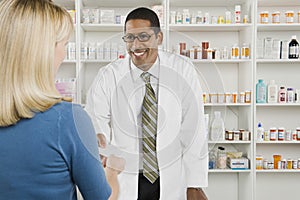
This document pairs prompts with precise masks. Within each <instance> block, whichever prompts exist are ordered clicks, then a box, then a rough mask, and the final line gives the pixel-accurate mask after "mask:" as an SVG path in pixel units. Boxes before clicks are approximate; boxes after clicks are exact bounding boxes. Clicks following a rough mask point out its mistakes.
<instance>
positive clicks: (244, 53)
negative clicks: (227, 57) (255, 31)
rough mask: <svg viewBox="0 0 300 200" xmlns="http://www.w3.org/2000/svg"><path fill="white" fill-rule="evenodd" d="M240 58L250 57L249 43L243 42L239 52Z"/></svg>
mask: <svg viewBox="0 0 300 200" xmlns="http://www.w3.org/2000/svg"><path fill="white" fill-rule="evenodd" d="M241 54H242V55H241V58H242V59H249V58H250V48H249V45H248V44H246V43H244V44H243V46H242V52H241Z"/></svg>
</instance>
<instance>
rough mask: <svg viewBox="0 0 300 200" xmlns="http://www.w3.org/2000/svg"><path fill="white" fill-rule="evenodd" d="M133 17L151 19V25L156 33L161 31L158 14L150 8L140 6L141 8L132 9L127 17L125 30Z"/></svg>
mask: <svg viewBox="0 0 300 200" xmlns="http://www.w3.org/2000/svg"><path fill="white" fill-rule="evenodd" d="M132 19H143V20H148V21H150V26H151V27H152V29H153V30H154V33H155V34H157V33H159V32H160V31H161V30H160V23H159V19H158V16H157V14H156V13H155V12H154V11H153V10H151V9H149V8H145V7H139V8H136V9H134V10H132V11H131V12H130V13H129V14H128V15H127V17H126V20H125V26H124V32H126V23H127V22H128V21H129V20H132Z"/></svg>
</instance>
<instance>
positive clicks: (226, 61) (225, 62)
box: [192, 59, 252, 64]
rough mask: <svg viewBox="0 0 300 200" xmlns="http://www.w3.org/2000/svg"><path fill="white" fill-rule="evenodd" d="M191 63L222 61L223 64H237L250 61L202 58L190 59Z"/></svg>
mask: <svg viewBox="0 0 300 200" xmlns="http://www.w3.org/2000/svg"><path fill="white" fill-rule="evenodd" d="M192 62H193V63H224V64H239V63H249V62H252V60H251V59H236V60H234V59H227V60H216V59H213V60H210V59H202V60H196V59H194V60H193V59H192Z"/></svg>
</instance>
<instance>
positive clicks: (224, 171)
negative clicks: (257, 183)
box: [208, 169, 300, 173]
mask: <svg viewBox="0 0 300 200" xmlns="http://www.w3.org/2000/svg"><path fill="white" fill-rule="evenodd" d="M299 171H300V170H299ZM208 172H209V173H250V172H251V170H250V169H209V170H208Z"/></svg>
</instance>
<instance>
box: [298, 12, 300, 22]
mask: <svg viewBox="0 0 300 200" xmlns="http://www.w3.org/2000/svg"><path fill="white" fill-rule="evenodd" d="M298 23H300V11H298Z"/></svg>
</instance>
